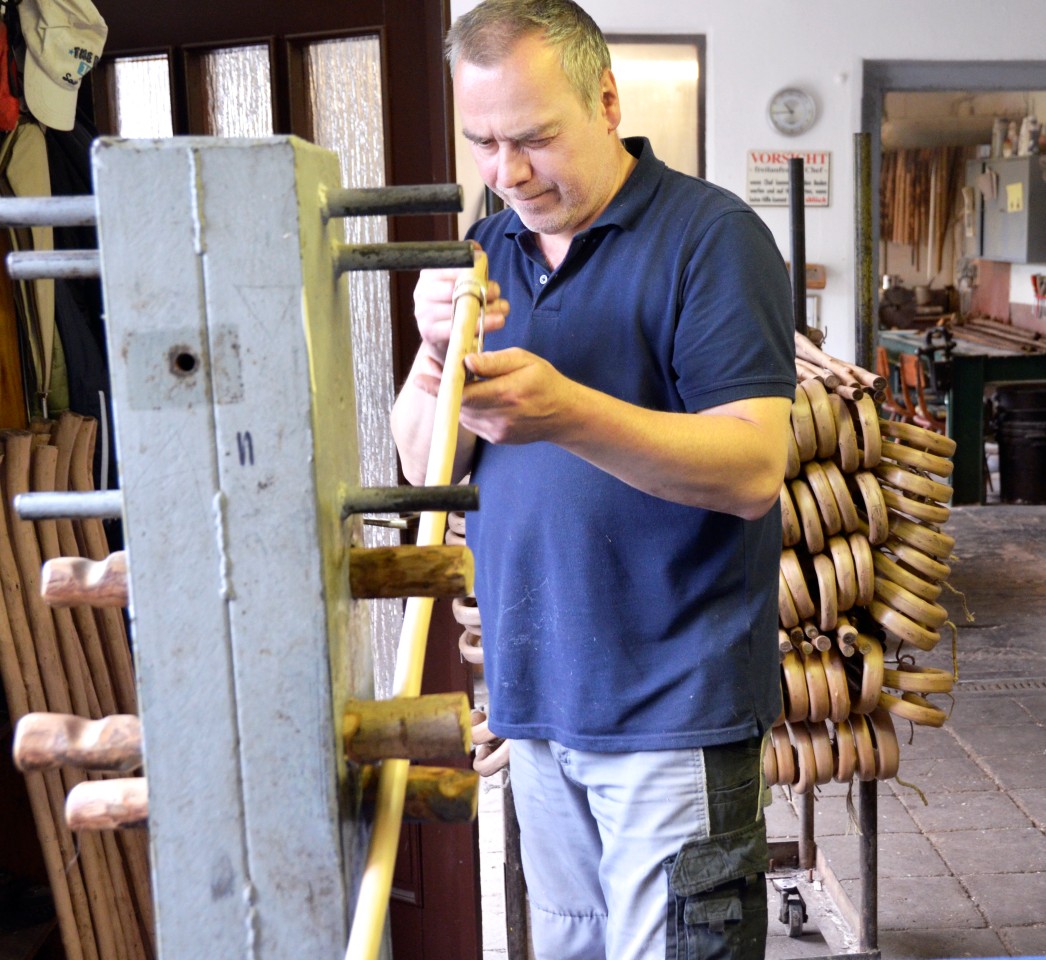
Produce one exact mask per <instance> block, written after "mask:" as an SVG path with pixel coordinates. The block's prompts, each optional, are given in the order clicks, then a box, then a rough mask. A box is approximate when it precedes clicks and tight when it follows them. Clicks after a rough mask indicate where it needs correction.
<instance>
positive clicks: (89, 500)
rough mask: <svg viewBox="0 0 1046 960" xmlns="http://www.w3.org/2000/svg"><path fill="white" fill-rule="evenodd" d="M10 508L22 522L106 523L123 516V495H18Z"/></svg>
mask: <svg viewBox="0 0 1046 960" xmlns="http://www.w3.org/2000/svg"><path fill="white" fill-rule="evenodd" d="M14 507H15V513H17V514H18V516H19V517H21V518H22V519H23V520H91V519H95V518H102V519H109V518H112V517H120V516H123V494H122V493H121V492H120V491H119V490H93V491H84V492H82V493H65V492H62V493H58V492H54V493H20V494H18V496H16V497H15V499H14Z"/></svg>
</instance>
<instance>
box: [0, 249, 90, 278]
mask: <svg viewBox="0 0 1046 960" xmlns="http://www.w3.org/2000/svg"><path fill="white" fill-rule="evenodd" d="M7 272H8V273H9V274H10V275H11V279H12V280H46V279H51V278H54V279H56V280H83V279H87V278H91V277H99V276H101V260H100V258H99V256H98V251H97V250H20V251H17V252H15V253H9V254H8V255H7Z"/></svg>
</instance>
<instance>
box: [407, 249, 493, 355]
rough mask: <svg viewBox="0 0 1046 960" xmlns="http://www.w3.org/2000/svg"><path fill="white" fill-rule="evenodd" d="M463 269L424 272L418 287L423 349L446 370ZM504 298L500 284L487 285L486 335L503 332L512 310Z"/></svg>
mask: <svg viewBox="0 0 1046 960" xmlns="http://www.w3.org/2000/svg"><path fill="white" fill-rule="evenodd" d="M463 272H464V271H462V270H422V271H421V276H420V277H419V278H418V283H417V286H416V287H415V288H414V317H415V319H416V320H417V322H418V332H419V333H420V334H421V342H422V349H423V350H425V351H426V352H427V353H428V355H429V356H430V357H431V358H432V359H433V360H434V361H435V362H436V364H438V366H439V369H440V370H442V367H443V362H444V360H445V359H446V357H447V345H448V344H449V342H450V329H451V324H452V322H453V319H454V285H455V284H456V283H457V281H458V277H460V276H461V275H462V273H463ZM500 298H501V287H500V286H498V283H497V281H495V280H491V281H490V282H489V283H488V284H487V306H486V313H485V315H484V318H483V329H484V331H485V332H490V331H491V330H500V329H501V328H502V327H503V326H504V325H505V317H506V315H507V314H508V311H509V305H508V301H507V300H502V299H500Z"/></svg>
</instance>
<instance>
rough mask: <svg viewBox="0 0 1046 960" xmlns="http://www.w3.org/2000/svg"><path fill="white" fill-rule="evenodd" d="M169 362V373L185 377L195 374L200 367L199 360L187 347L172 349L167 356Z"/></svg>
mask: <svg viewBox="0 0 1046 960" xmlns="http://www.w3.org/2000/svg"><path fill="white" fill-rule="evenodd" d="M169 356H170V361H171V373H173V374H175V375H177V376H180V377H187V376H189V375H191V374H193V373H195V372H196V371H197V370H198V369H199V366H200V358H199V357H198V356H196V354H195V353H193V352H192V351H191V350H190V349H189V348H188V347H184V346H177V347H172V348H171V352H170V354H169Z"/></svg>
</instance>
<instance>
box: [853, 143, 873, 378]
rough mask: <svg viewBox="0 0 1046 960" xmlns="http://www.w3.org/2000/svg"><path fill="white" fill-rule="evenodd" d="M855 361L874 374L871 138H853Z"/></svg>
mask: <svg viewBox="0 0 1046 960" xmlns="http://www.w3.org/2000/svg"><path fill="white" fill-rule="evenodd" d="M854 223H855V224H856V226H857V230H856V233H855V235H854V272H855V277H854V283H855V288H856V293H857V310H856V316H855V318H854V326H855V329H854V360H855V362H856V363H857V365H858V366H859V367H864V368H865V369H866V370H871V369H872V366H873V363H874V360H873V357H874V356H875V316H874V304H875V278H874V277H873V276H872V268H873V262H872V235H873V229H872V135H871V134H870V133H855V134H854Z"/></svg>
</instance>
